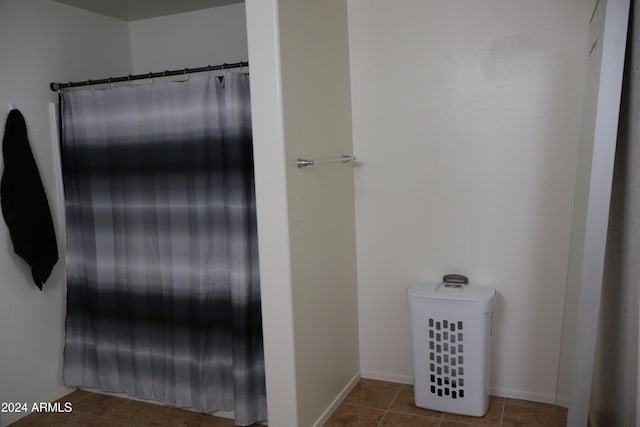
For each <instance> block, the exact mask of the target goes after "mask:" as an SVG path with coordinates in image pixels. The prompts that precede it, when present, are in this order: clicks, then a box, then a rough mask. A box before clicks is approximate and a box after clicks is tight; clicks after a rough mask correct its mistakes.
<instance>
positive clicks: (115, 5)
mask: <svg viewBox="0 0 640 427" xmlns="http://www.w3.org/2000/svg"><path fill="white" fill-rule="evenodd" d="M53 1H55V2H58V3H64V4H68V5H70V6H74V7H78V8H80V9H84V10H88V11H90V12H96V13H99V14H102V15H107V16H111V17H113V18H118V19H122V20H124V21H137V20H139V19H147V18H156V17H158V16H164V15H173V14H175V13H183V12H191V11H194V10H200V9H209V8H211V7H217V6H224V5H228V4H233V3H243V2H244V1H243V0H180V1H176V0H109V1H105V0H53Z"/></svg>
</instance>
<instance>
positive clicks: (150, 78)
mask: <svg viewBox="0 0 640 427" xmlns="http://www.w3.org/2000/svg"><path fill="white" fill-rule="evenodd" d="M149 83H151V84H153V74H152V73H151V72H149Z"/></svg>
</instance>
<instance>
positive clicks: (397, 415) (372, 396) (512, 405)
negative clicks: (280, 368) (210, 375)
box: [11, 379, 567, 427]
mask: <svg viewBox="0 0 640 427" xmlns="http://www.w3.org/2000/svg"><path fill="white" fill-rule="evenodd" d="M59 401H60V402H71V404H72V406H73V411H72V412H70V413H61V414H56V413H34V414H31V415H28V416H27V417H25V418H22V419H21V420H19V421H17V422H15V423H13V424H11V427H232V426H233V425H234V423H233V420H229V419H225V418H219V417H214V416H211V415H206V414H201V413H197V412H191V411H186V410H183V409H176V408H169V407H167V406H160V405H153V404H150V403H143V402H138V401H135V400H129V399H122V398H118V397H113V396H107V395H103V394H97V393H89V392H86V391H82V390H76V391H74V392H72V393H70V394H68V395H66V396H64V397H63V398H61V399H59ZM566 416H567V411H566V409H564V408H561V407H559V406H555V405H549V404H544V403H535V402H528V401H524V400H516V399H505V398H500V397H491V401H490V404H489V411H488V412H487V414H486V415H485V416H484V417H482V418H475V417H463V416H460V415H453V414H446V413H442V412H437V411H431V410H428V409H422V408H418V407H416V406H415V405H414V404H413V387H412V386H408V385H403V384H396V383H390V382H385V381H377V380H368V379H362V380H360V381H359V382H358V384H357V385H356V386H355V388H354V389H353V390H352V391H351V393H349V395H348V396H347V398H346V399H345V401H344V402H343V403H342V404H341V405H340V406H339V407H338V409H337V410H336V412H335V413H334V414H333V415H332V416H331V418H330V419H329V420H328V421H327V423H326V424H325V427H339V426H349V427H378V426H380V427H382V426H393V427H469V426H492V427H500V426H502V427H516V426H522V427H525V426H531V427H564V426H565V424H566ZM274 427H275V426H274Z"/></svg>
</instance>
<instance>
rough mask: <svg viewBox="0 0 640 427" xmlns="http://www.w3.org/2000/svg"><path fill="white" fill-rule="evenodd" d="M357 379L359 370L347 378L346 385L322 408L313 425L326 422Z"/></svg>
mask: <svg viewBox="0 0 640 427" xmlns="http://www.w3.org/2000/svg"><path fill="white" fill-rule="evenodd" d="M358 380H360V372H358V373H356V374H355V375H354V376H353V378H351V380H349V382H348V383H347V385H346V386H345V387H344V388H343V389H342V391H341V392H340V393H339V394H338V396H336V398H335V399H333V402H331V405H329V407H328V408H327V409H325V410H324V412H323V413H322V415H320V418H318V420H317V421H316V422H315V423H313V427H321V426H323V425H324V423H326V422H327V420H328V419H329V417H331V414H333V413H334V412H335V410H336V409H338V406H340V404H341V403H342V401H343V400H344V399H345V398H346V397H347V395H348V394H349V392H351V390H353V388H354V387H355V386H356V384H357V383H358Z"/></svg>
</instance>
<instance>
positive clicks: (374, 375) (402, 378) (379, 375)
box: [361, 371, 413, 384]
mask: <svg viewBox="0 0 640 427" xmlns="http://www.w3.org/2000/svg"><path fill="white" fill-rule="evenodd" d="M361 375H362V378H367V379H370V380H380V381H389V382H392V383H400V384H413V376H411V375H397V374H390V373H388V372H376V371H361Z"/></svg>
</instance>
